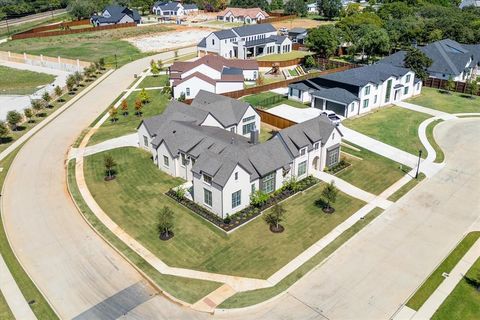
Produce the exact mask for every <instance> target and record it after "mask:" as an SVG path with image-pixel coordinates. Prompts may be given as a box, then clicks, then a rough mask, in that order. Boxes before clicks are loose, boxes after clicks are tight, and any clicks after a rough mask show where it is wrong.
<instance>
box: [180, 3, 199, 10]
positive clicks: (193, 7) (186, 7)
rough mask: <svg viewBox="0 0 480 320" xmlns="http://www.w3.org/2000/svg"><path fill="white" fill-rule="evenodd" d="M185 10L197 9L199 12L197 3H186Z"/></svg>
mask: <svg viewBox="0 0 480 320" xmlns="http://www.w3.org/2000/svg"><path fill="white" fill-rule="evenodd" d="M183 8H184V9H185V10H195V9H197V10H198V7H197V5H196V4H195V3H185V4H183Z"/></svg>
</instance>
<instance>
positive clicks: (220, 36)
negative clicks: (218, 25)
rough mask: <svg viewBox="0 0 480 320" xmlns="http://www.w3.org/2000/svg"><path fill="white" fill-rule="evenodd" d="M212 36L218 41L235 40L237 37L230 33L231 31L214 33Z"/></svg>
mask: <svg viewBox="0 0 480 320" xmlns="http://www.w3.org/2000/svg"><path fill="white" fill-rule="evenodd" d="M213 34H214V35H216V36H217V38H218V39H220V40H223V39H229V38H235V37H236V36H237V35H236V34H235V33H234V32H233V31H232V29H226V30H220V31H215V32H213Z"/></svg>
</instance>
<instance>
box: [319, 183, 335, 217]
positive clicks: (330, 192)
mask: <svg viewBox="0 0 480 320" xmlns="http://www.w3.org/2000/svg"><path fill="white" fill-rule="evenodd" d="M337 194H338V189H337V187H335V182H334V181H333V180H332V182H330V183H329V184H327V185H326V186H325V188H323V190H322V198H323V200H324V201H325V206H324V208H323V211H324V212H326V213H333V212H334V211H335V209H334V208H333V207H332V206H331V204H332V203H335V201H336V200H337Z"/></svg>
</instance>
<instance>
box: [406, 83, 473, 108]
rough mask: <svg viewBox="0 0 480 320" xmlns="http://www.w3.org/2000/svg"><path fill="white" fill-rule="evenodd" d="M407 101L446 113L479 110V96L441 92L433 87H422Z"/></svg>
mask: <svg viewBox="0 0 480 320" xmlns="http://www.w3.org/2000/svg"><path fill="white" fill-rule="evenodd" d="M407 102H410V103H414V104H418V105H421V106H423V107H426V108H431V109H436V110H440V111H444V112H448V113H468V112H480V97H475V98H473V99H472V98H471V97H469V95H462V94H461V93H453V92H452V93H450V94H448V93H443V92H441V91H439V90H438V89H434V88H426V87H423V88H422V94H420V95H418V96H416V97H413V98H411V99H408V100H407Z"/></svg>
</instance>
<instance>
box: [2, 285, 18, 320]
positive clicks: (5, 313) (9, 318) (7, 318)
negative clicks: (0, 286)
mask: <svg viewBox="0 0 480 320" xmlns="http://www.w3.org/2000/svg"><path fill="white" fill-rule="evenodd" d="M0 319H2V320H14V319H15V317H14V316H13V314H12V311H10V308H9V307H8V305H7V302H6V301H5V298H4V297H3V294H2V292H1V291H0Z"/></svg>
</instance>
